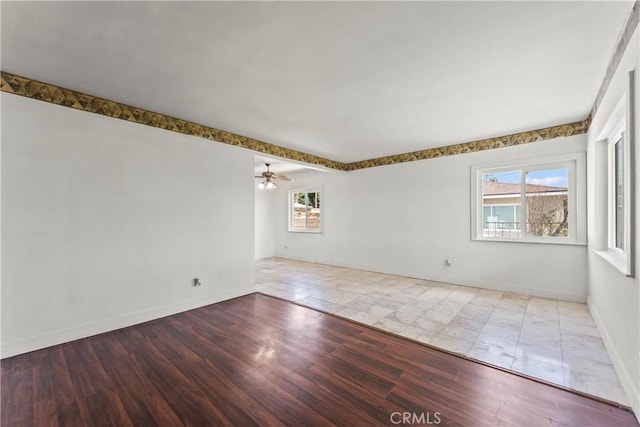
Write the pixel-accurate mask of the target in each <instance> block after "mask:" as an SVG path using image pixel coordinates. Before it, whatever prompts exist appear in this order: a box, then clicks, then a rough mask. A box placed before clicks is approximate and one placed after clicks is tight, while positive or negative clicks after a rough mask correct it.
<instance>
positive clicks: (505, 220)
mask: <svg viewBox="0 0 640 427" xmlns="http://www.w3.org/2000/svg"><path fill="white" fill-rule="evenodd" d="M520 173H521V172H520V171H519V170H513V171H507V172H498V173H486V174H483V175H482V210H483V225H482V227H483V233H482V234H483V236H484V237H521V229H522V227H521V226H520V222H521V219H520V206H521V187H522V186H521V178H520V177H521V175H520Z"/></svg>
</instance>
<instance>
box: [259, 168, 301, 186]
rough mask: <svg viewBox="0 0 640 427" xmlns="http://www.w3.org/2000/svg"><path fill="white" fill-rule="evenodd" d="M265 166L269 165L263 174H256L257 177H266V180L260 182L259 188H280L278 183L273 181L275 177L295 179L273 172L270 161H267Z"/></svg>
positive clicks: (285, 179)
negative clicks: (270, 168)
mask: <svg viewBox="0 0 640 427" xmlns="http://www.w3.org/2000/svg"><path fill="white" fill-rule="evenodd" d="M265 166H266V167H267V170H266V171H264V172H262V175H257V176H256V178H263V179H264V181H262V182H261V183H260V184H258V188H260V189H267V190H273V189H276V188H278V186H277V185H276V183H275V182H273V180H274V179H281V180H283V181H293V180H292V179H291V178H289V177H286V176H284V175H276V174H275V173H273V172H271V171H270V170H269V166H270V163H265Z"/></svg>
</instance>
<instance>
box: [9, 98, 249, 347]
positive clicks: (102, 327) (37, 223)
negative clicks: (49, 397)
mask: <svg viewBox="0 0 640 427" xmlns="http://www.w3.org/2000/svg"><path fill="white" fill-rule="evenodd" d="M0 100H1V103H2V231H3V233H2V256H3V258H2V287H1V292H2V295H1V296H2V304H1V307H2V316H1V317H2V356H3V357H7V356H11V355H14V354H18V353H22V352H26V351H30V350H33V349H37V348H41V347H45V346H49V345H53V344H57V343H60V342H64V341H68V340H71V339H75V338H79V337H83V336H87V335H91V334H95V333H99V332H103V331H107V330H110V329H115V328H119V327H123V326H127V325H131V324H134V323H138V322H141V321H145V320H149V319H153V318H157V317H161V316H163V315H167V314H170V313H175V312H179V311H183V310H187V309H190V308H195V307H199V306H202V305H206V304H210V303H213V302H217V301H220V300H223V299H227V298H231V297H235V296H239V295H243V294H247V293H250V292H253V291H254V290H255V285H254V269H253V263H254V261H253V256H252V255H253V245H254V244H253V239H254V218H253V217H254V192H253V185H254V182H253V178H252V174H253V153H251V152H249V151H246V150H242V149H239V148H235V147H230V146H227V145H224V144H217V143H212V142H208V141H206V140H203V139H199V138H195V137H190V136H186V135H181V134H177V133H173V132H168V131H164V130H160V129H154V128H151V127H147V126H142V125H138V124H134V123H129V122H126V121H122V120H117V119H111V118H108V117H104V116H100V115H96V114H91V113H86V112H81V111H77V110H72V109H69V108H65V107H60V106H56V105H52V104H48V103H44V102H39V101H35V100H30V99H26V98H22V97H18V96H15V95H10V94H6V93H3V94H2V95H1V98H0ZM194 277H199V278H201V280H202V283H203V285H202V286H201V287H197V288H196V287H193V286H192V283H191V281H192V278H194Z"/></svg>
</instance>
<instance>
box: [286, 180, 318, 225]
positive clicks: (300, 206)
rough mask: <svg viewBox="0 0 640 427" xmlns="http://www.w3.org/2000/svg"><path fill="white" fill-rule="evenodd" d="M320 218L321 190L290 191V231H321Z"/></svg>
mask: <svg viewBox="0 0 640 427" xmlns="http://www.w3.org/2000/svg"><path fill="white" fill-rule="evenodd" d="M320 218H321V217H320V190H295V191H290V192H289V231H300V232H313V233H320V232H321V231H322V223H321V220H320Z"/></svg>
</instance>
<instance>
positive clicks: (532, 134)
mask: <svg viewBox="0 0 640 427" xmlns="http://www.w3.org/2000/svg"><path fill="white" fill-rule="evenodd" d="M590 124H591V118H590V117H588V118H586V119H585V120H582V121H579V122H574V123H567V124H564V125H558V126H551V127H546V128H542V129H536V130H531V131H526V132H519V133H514V134H511V135H504V136H499V137H496V138H486V139H479V140H476V141H471V142H464V143H461V144H454V145H446V146H442V147H437V148H429V149H426V150H420V151H414V152H411V153H404V154H395V155H392V156H386V157H378V158H376V159H370V160H361V161H358V162H353V163H348V164H347V165H346V166H347V167H346V170H349V171H350V170H357V169H364V168H370V167H375V166H383V165H392V164H395V163H404V162H413V161H416V160H426V159H433V158H436V157H444V156H453V155H456V154H465V153H473V152H476V151H484V150H493V149H496V148H503V147H512V146H514V145H521V144H528V143H530V142H537V141H545V140H548V139H554V138H560V137H565V136H572V135H580V134H583V133H586V132H587V131H588V130H589V125H590Z"/></svg>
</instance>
